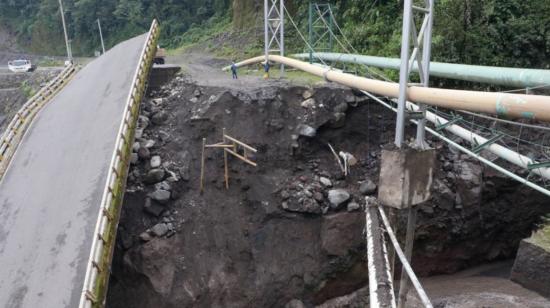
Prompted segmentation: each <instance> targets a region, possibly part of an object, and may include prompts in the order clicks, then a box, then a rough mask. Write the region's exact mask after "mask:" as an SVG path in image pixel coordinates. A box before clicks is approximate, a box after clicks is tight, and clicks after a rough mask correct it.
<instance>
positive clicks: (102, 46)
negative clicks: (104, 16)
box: [97, 18, 105, 54]
mask: <svg viewBox="0 0 550 308" xmlns="http://www.w3.org/2000/svg"><path fill="white" fill-rule="evenodd" d="M97 27H98V28H99V38H100V39H101V49H103V54H105V44H104V43H103V33H102V32H101V23H100V22H99V18H98V19H97Z"/></svg>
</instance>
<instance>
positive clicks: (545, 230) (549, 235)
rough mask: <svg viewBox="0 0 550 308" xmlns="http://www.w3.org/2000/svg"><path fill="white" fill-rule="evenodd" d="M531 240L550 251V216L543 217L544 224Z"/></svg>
mask: <svg viewBox="0 0 550 308" xmlns="http://www.w3.org/2000/svg"><path fill="white" fill-rule="evenodd" d="M531 241H532V242H533V243H535V244H537V245H539V246H541V247H542V248H544V249H546V250H547V251H550V216H546V217H543V224H542V225H541V227H540V229H538V230H537V231H536V232H535V233H534V234H533V235H532V236H531Z"/></svg>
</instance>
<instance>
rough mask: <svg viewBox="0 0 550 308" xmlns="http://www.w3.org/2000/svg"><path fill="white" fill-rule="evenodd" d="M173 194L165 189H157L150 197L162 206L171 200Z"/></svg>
mask: <svg viewBox="0 0 550 308" xmlns="http://www.w3.org/2000/svg"><path fill="white" fill-rule="evenodd" d="M170 195H171V193H170V192H169V191H167V190H164V189H157V190H155V191H154V192H152V193H150V194H149V197H150V198H151V199H153V200H155V201H157V202H158V203H160V204H165V203H167V202H168V201H169V200H170Z"/></svg>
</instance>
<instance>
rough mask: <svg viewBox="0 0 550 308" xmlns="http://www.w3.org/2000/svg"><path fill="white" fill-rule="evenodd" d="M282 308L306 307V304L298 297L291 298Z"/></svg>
mask: <svg viewBox="0 0 550 308" xmlns="http://www.w3.org/2000/svg"><path fill="white" fill-rule="evenodd" d="M284 308H306V305H304V303H303V302H302V301H301V300H299V299H293V300H291V301H290V302H288V303H286V305H285V307H284Z"/></svg>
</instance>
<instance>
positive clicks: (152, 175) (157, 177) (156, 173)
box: [144, 169, 165, 184]
mask: <svg viewBox="0 0 550 308" xmlns="http://www.w3.org/2000/svg"><path fill="white" fill-rule="evenodd" d="M164 175H165V172H164V170H162V169H151V170H149V172H147V175H146V176H145V180H144V182H145V183H147V184H155V183H158V182H160V181H162V180H163V179H164Z"/></svg>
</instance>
